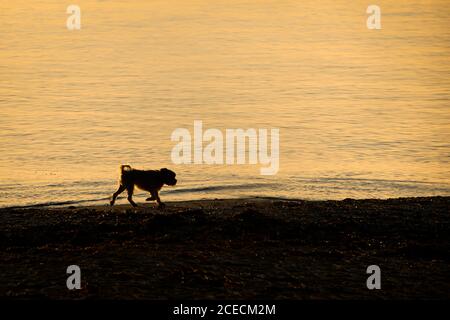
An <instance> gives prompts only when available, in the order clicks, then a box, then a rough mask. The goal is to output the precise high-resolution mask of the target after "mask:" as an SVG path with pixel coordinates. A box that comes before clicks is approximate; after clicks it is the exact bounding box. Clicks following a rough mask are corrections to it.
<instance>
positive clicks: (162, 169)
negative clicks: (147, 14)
mask: <svg viewBox="0 0 450 320" xmlns="http://www.w3.org/2000/svg"><path fill="white" fill-rule="evenodd" d="M160 171H162V172H164V171H169V170H167V168H161V169H160Z"/></svg>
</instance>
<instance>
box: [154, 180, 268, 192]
mask: <svg viewBox="0 0 450 320" xmlns="http://www.w3.org/2000/svg"><path fill="white" fill-rule="evenodd" d="M276 185H277V184H276V183H249V184H229V185H217V186H209V187H193V188H185V189H173V190H164V191H162V192H161V193H166V194H177V193H196V192H204V191H222V190H243V189H245V190H251V189H258V188H267V187H274V186H276Z"/></svg>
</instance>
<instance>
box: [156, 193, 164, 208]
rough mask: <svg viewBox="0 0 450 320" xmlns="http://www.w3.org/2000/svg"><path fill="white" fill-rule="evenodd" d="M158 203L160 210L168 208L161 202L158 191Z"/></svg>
mask: <svg viewBox="0 0 450 320" xmlns="http://www.w3.org/2000/svg"><path fill="white" fill-rule="evenodd" d="M155 196H156V202H158V208H160V209H164V207H165V206H166V205H165V204H164V203H162V202H161V199H160V198H159V194H158V191H156V194H155Z"/></svg>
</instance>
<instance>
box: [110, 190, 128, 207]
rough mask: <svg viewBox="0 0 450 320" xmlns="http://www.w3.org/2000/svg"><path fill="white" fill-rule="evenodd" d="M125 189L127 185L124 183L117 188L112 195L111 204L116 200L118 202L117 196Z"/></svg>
mask: <svg viewBox="0 0 450 320" xmlns="http://www.w3.org/2000/svg"><path fill="white" fill-rule="evenodd" d="M124 190H125V187H124V186H123V185H120V186H119V189H117V191H116V192H114V194H113V195H112V198H111V201H110V202H109V204H110V205H112V206H113V205H114V202H116V198H117V196H118V195H119V194H121V193H122V192H123V191H124Z"/></svg>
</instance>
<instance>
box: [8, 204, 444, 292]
mask: <svg viewBox="0 0 450 320" xmlns="http://www.w3.org/2000/svg"><path fill="white" fill-rule="evenodd" d="M449 200H450V197H433V198H408V199H406V198H405V199H393V200H358V201H355V200H344V201H320V202H313V201H282V200H270V199H250V200H216V201H192V202H177V203H168V205H167V208H166V209H165V210H158V209H155V208H154V207H153V204H146V205H145V206H144V207H141V208H138V209H137V210H135V209H130V207H129V206H128V205H126V206H117V207H114V208H109V207H83V208H81V207H76V208H73V207H72V208H63V209H48V208H39V209H2V210H0V298H4V297H14V298H33V299H34V298H56V299H68V298H69V299H72V298H77V299H78V298H107V299H110V298H112V299H117V298H125V299H166V298H176V299H379V298H381V299H411V298H413V299H416V298H418V299H449V298H450V214H449ZM72 264H76V265H78V266H80V268H81V276H82V289H81V290H74V291H69V290H68V289H67V288H66V279H67V277H68V275H67V274H66V268H67V266H69V265H72ZM372 264H375V265H378V266H380V268H381V285H382V288H381V290H368V289H367V287H366V279H367V277H368V275H367V274H366V268H367V267H368V266H369V265H372Z"/></svg>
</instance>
